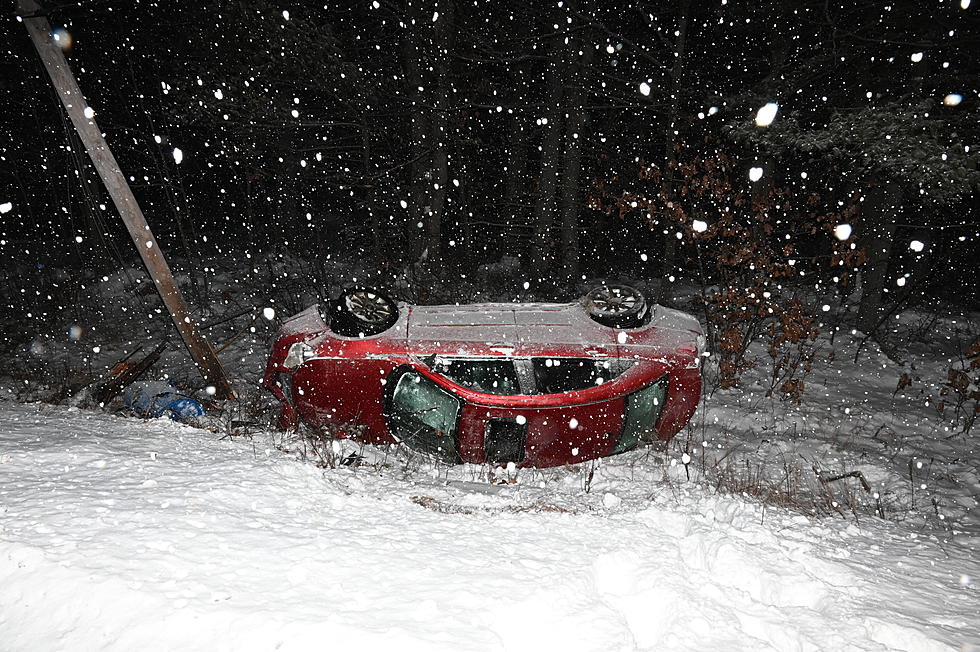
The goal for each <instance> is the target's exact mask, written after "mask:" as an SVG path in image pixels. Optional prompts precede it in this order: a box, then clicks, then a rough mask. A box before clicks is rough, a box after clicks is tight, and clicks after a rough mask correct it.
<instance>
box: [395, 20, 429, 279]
mask: <svg viewBox="0 0 980 652" xmlns="http://www.w3.org/2000/svg"><path fill="white" fill-rule="evenodd" d="M420 3H421V0H414V1H410V2H409V3H408V11H407V16H406V18H407V19H408V21H407V24H408V27H407V29H409V30H410V33H409V34H408V35H407V36H406V37H405V42H404V44H403V49H402V56H403V58H404V62H405V86H406V90H407V95H408V98H409V102H410V104H411V107H412V108H411V110H412V118H411V133H410V136H409V138H410V141H409V161H410V162H409V166H408V176H409V178H408V183H407V184H406V186H407V187H408V192H409V198H408V223H407V225H406V240H407V241H406V244H407V251H406V253H407V254H408V256H409V258H410V259H411V260H412V262H415V261H417V260H418V259H419V257H420V256H421V254H422V251H423V249H424V248H425V239H424V237H423V235H424V232H423V229H422V228H421V226H423V225H424V219H425V214H426V212H427V210H428V207H429V197H428V186H429V184H428V183H427V179H426V176H427V174H428V172H429V163H430V160H429V159H430V155H429V145H428V142H427V138H428V135H429V131H430V129H429V112H428V109H427V108H426V106H425V97H424V94H423V91H422V90H420V89H421V88H423V81H422V80H423V78H422V67H421V58H422V56H423V50H424V48H423V47H422V44H423V43H424V40H423V35H424V31H425V29H426V27H425V26H426V25H427V22H426V21H425V20H424V19H423V18H422V11H421V5H420Z"/></svg>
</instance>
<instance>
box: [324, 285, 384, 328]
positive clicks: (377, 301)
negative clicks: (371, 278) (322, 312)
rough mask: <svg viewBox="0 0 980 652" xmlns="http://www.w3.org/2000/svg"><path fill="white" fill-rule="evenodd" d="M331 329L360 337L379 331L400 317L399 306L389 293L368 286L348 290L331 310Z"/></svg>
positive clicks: (335, 302) (342, 293)
mask: <svg viewBox="0 0 980 652" xmlns="http://www.w3.org/2000/svg"><path fill="white" fill-rule="evenodd" d="M330 312H331V314H330V329H331V330H332V331H333V332H335V333H337V334H339V335H347V336H350V337H356V336H358V335H377V334H378V333H382V332H384V331H386V330H388V329H389V328H391V327H392V326H393V325H394V324H395V322H396V321H398V306H397V305H396V304H395V302H394V301H393V300H392V299H391V298H390V297H388V296H387V295H385V294H382V293H381V292H378V291H377V290H371V289H368V288H353V289H349V290H344V291H343V292H341V293H340V296H339V297H337V300H336V301H334V303H333V306H332V310H331V311H330Z"/></svg>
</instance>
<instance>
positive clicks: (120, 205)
mask: <svg viewBox="0 0 980 652" xmlns="http://www.w3.org/2000/svg"><path fill="white" fill-rule="evenodd" d="M18 14H19V16H20V18H21V20H22V21H23V23H24V25H25V27H27V31H28V33H29V34H30V36H31V40H32V41H33V42H34V48H35V49H36V50H37V53H38V55H39V56H40V57H41V61H42V62H43V63H44V68H45V69H46V70H47V71H48V75H49V76H50V77H51V83H53V84H54V86H55V89H56V90H57V91H58V97H59V98H60V99H61V103H62V104H63V105H64V107H65V111H66V112H67V113H68V117H69V118H71V121H72V124H73V125H75V129H76V130H77V131H78V135H79V137H80V138H81V140H82V143H83V144H84V145H85V149H86V150H87V151H88V154H89V156H90V157H91V158H92V163H94V164H95V168H96V170H98V172H99V176H100V177H102V182H103V183H104V184H105V187H106V190H108V192H109V195H110V196H111V197H112V202H113V203H114V204H115V206H116V209H117V210H118V211H119V215H120V216H121V217H122V219H123V222H125V224H126V228H127V229H128V231H129V235H130V236H131V237H132V239H133V243H134V244H135V245H136V249H137V251H139V254H140V257H142V259H143V263H144V264H145V265H146V269H147V271H148V272H149V273H150V276H151V277H152V278H153V282H154V284H155V286H156V289H157V292H159V293H160V298H161V299H163V303H164V305H165V306H166V307H167V310H168V311H169V312H170V316H171V318H172V319H173V322H174V325H175V326H176V327H177V331H178V332H179V333H180V337H181V338H182V339H183V340H184V344H185V346H186V347H187V351H188V353H190V355H191V358H193V359H194V363H195V364H196V365H197V368H198V370H199V371H200V372H201V375H202V376H203V377H204V381H205V382H206V383H207V384H208V385H209V386H211V387H214V390H215V396H216V397H217V398H219V399H231V398H234V397H235V393H234V390H232V388H231V384H230V383H229V382H228V378H227V375H226V374H225V371H224V369H223V368H222V366H221V362H220V361H219V360H218V356H217V355H216V354H215V352H214V349H212V348H211V345H210V344H209V343H208V341H207V340H206V339H205V337H204V335H203V334H202V333H201V331H200V330H199V329H198V327H197V326H196V325H195V323H194V321H193V319H191V316H190V314H189V313H188V311H187V304H186V303H185V302H184V298H183V296H182V295H181V293H180V290H179V289H178V288H177V283H176V282H175V281H174V277H173V273H171V271H170V266H169V265H168V264H167V259H166V258H165V257H164V255H163V252H162V251H160V247H159V246H157V241H156V238H154V237H153V232H152V231H151V230H150V226H149V224H147V223H146V218H144V217H143V211H142V210H140V207H139V204H137V203H136V197H134V196H133V192H132V190H131V189H130V187H129V183H127V182H126V177H125V176H124V175H123V173H122V170H120V169H119V164H118V163H117V162H116V157H115V156H113V155H112V151H111V150H110V149H109V145H108V144H107V143H106V141H105V138H103V137H102V132H101V131H100V130H99V127H98V125H97V124H96V122H95V119H94V115H93V114H92V113H90V112H89V115H86V108H87V104H86V102H85V97H84V96H83V95H82V91H81V89H80V88H79V87H78V82H77V81H76V80H75V77H74V75H73V74H72V72H71V69H70V68H69V67H68V61H67V60H66V59H65V55H64V53H63V52H62V51H61V48H60V47H59V46H58V44H57V43H55V42H54V40H53V39H52V37H51V25H50V24H49V23H48V20H47V19H46V18H45V17H44V15H43V12H42V11H41V7H40V6H39V5H38V3H37V2H36V0H18Z"/></svg>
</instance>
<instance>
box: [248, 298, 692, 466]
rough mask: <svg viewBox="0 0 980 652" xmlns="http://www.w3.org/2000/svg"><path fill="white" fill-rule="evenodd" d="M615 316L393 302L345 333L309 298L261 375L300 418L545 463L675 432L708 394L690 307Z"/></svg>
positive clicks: (292, 421)
mask: <svg viewBox="0 0 980 652" xmlns="http://www.w3.org/2000/svg"><path fill="white" fill-rule="evenodd" d="M647 319H648V323H647V324H645V325H642V326H640V327H636V328H612V327H609V326H605V325H602V324H599V323H596V321H594V320H593V319H591V318H590V317H589V315H587V314H586V313H585V311H584V310H583V309H582V306H581V304H578V303H571V304H478V305H471V306H406V305H402V306H399V307H398V315H397V319H395V318H394V317H392V323H390V325H386V326H385V327H384V330H383V332H380V333H377V334H364V333H358V334H357V335H349V334H340V333H338V332H336V331H334V330H333V329H332V328H331V326H330V325H328V323H327V321H325V320H324V318H323V317H322V316H321V314H320V311H319V309H318V308H317V307H316V306H312V307H311V308H308V309H307V310H304V311H303V312H301V313H299V314H298V315H296V316H294V317H292V318H290V319H287V320H286V321H285V322H284V323H283V324H282V327H281V329H280V331H279V334H278V336H277V338H276V342H275V344H274V345H273V347H272V351H271V354H270V358H269V362H268V365H267V368H266V373H265V375H264V377H263V381H262V384H263V386H264V387H266V388H267V389H269V390H270V391H272V393H273V394H275V396H276V397H277V398H278V399H279V400H280V402H281V403H282V413H281V417H280V421H279V425H280V427H282V428H292V427H296V425H297V424H298V423H299V422H300V421H302V422H303V423H305V424H307V425H309V426H311V427H314V428H322V429H327V430H329V431H330V432H331V433H333V434H335V435H337V436H340V437H352V438H356V439H358V440H362V441H367V442H372V443H389V444H390V443H402V444H404V445H406V446H409V447H411V448H414V449H417V450H419V451H422V452H425V453H427V454H430V455H433V456H435V457H437V458H439V459H442V460H443V461H446V462H449V463H460V462H469V463H478V464H482V463H492V464H514V465H516V466H533V467H548V466H557V465H562V464H574V463H577V462H581V461H584V460H589V459H595V458H599V457H604V456H608V455H612V454H616V453H620V452H624V451H627V450H631V449H633V448H636V447H638V446H642V445H644V444H646V443H648V442H651V441H654V440H658V439H659V440H664V439H669V438H671V437H672V436H674V435H675V434H676V433H677V432H678V431H679V430H680V428H682V427H683V425H684V424H685V423H687V421H688V420H689V419H690V417H691V415H692V414H693V413H694V410H695V409H696V407H697V403H698V400H699V397H700V393H701V377H700V369H699V360H700V359H699V356H700V355H701V353H702V350H701V349H702V348H703V341H704V340H703V336H702V335H701V330H700V327H699V325H698V323H697V321H696V320H695V319H694V318H693V317H690V316H688V315H685V314H684V313H679V312H677V311H673V310H668V309H666V308H662V307H661V306H654V307H653V309H652V310H651V311H650V313H649V315H648V316H647Z"/></svg>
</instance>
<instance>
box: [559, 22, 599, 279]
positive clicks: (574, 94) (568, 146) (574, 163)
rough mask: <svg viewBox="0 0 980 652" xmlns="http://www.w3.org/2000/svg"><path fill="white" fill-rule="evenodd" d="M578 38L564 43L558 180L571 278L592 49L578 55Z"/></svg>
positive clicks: (565, 268)
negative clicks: (566, 86) (564, 103)
mask: <svg viewBox="0 0 980 652" xmlns="http://www.w3.org/2000/svg"><path fill="white" fill-rule="evenodd" d="M582 48H583V44H582V41H580V40H579V39H577V38H576V39H570V40H569V43H568V61H569V72H570V74H569V80H570V81H571V90H570V91H569V100H570V101H569V102H568V109H567V118H566V121H565V169H564V170H563V174H562V179H561V263H562V272H563V273H564V276H565V277H566V278H568V279H569V280H570V281H573V280H574V279H575V278H576V277H577V276H578V275H579V273H580V271H581V270H580V265H579V212H580V210H581V206H582V201H581V192H580V189H579V185H580V182H581V176H582V129H583V128H584V127H585V125H586V122H587V121H588V114H587V112H586V110H585V108H584V104H585V99H586V92H585V88H586V87H587V86H588V74H589V71H590V69H591V65H592V53H593V48H592V47H591V46H590V45H588V44H586V45H585V46H584V51H583V52H582V56H581V58H580V56H579V51H580V49H582Z"/></svg>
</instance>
